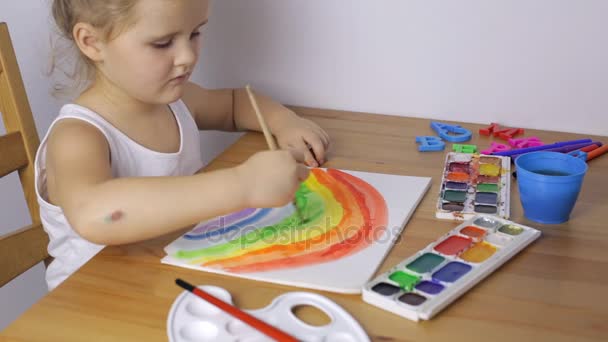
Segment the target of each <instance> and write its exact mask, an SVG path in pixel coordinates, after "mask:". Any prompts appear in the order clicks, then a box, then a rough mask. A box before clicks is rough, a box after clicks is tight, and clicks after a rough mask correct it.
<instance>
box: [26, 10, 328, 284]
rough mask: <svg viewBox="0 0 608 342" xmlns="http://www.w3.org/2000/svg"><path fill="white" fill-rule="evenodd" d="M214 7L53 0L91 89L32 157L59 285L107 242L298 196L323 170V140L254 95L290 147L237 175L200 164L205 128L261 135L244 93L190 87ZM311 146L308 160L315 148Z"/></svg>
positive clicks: (256, 159)
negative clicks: (315, 170) (313, 171)
mask: <svg viewBox="0 0 608 342" xmlns="http://www.w3.org/2000/svg"><path fill="white" fill-rule="evenodd" d="M208 8H209V0H187V1H182V0H104V1H98V0H54V1H53V8H52V11H53V16H54V19H55V21H56V23H57V26H58V27H59V29H60V31H61V32H62V34H63V35H64V36H65V37H66V38H68V39H70V40H71V41H73V42H74V44H75V45H76V46H77V48H78V51H79V53H80V55H81V56H80V57H81V58H82V60H83V61H84V62H85V63H84V65H85V66H86V69H85V70H84V72H86V73H85V75H90V79H89V84H88V87H87V88H86V89H85V90H84V91H83V92H82V93H81V94H80V95H79V96H78V97H77V98H76V100H75V101H74V102H73V103H71V104H67V105H65V106H64V107H63V108H62V109H61V111H60V113H59V116H58V117H57V119H56V120H55V121H54V122H53V123H52V125H51V127H50V128H49V132H48V133H47V135H46V137H44V139H43V140H42V143H41V145H40V149H39V151H38V155H37V156H36V182H37V186H36V188H37V193H38V202H39V203H40V210H41V219H42V223H43V225H44V228H45V230H46V232H47V233H48V235H49V237H50V243H49V247H48V249H49V253H50V255H51V256H53V257H54V258H55V259H54V261H53V262H52V263H51V264H50V265H49V267H48V269H47V275H46V280H47V283H48V286H49V289H53V288H55V287H56V286H57V285H58V284H60V283H61V282H62V281H63V280H65V279H66V278H67V277H68V276H69V275H70V274H72V273H73V272H74V271H76V270H77V269H78V268H79V267H80V266H82V265H83V264H84V263H85V262H86V261H87V260H89V259H90V258H91V257H93V256H94V255H95V254H96V253H97V252H99V251H100V250H101V249H102V248H103V246H104V245H115V244H125V243H131V242H136V241H141V240H145V239H149V238H153V237H156V236H160V235H162V234H166V233H169V232H172V231H176V230H178V229H180V228H184V227H187V226H190V225H193V224H195V223H197V222H199V221H202V220H204V219H208V218H211V217H214V216H218V215H222V214H227V213H229V212H233V211H237V210H240V209H243V208H246V207H275V206H281V205H284V204H286V203H288V202H289V201H290V200H292V199H293V196H294V193H295V191H296V189H297V187H298V185H299V183H300V182H301V181H302V180H304V179H305V178H306V177H307V175H308V169H307V168H306V166H305V165H304V164H303V163H304V162H305V163H306V164H308V165H309V166H318V165H319V164H321V163H323V162H324V158H325V151H326V149H327V147H328V145H329V137H328V136H327V134H326V133H325V132H324V131H323V130H322V129H321V128H319V127H318V126H317V125H315V124H314V123H312V122H311V121H308V120H305V119H302V118H300V117H298V116H297V115H296V114H294V113H293V112H292V111H290V110H288V109H287V108H285V107H284V106H282V105H280V104H278V103H276V102H273V101H272V100H270V99H268V98H266V97H264V96H262V95H260V94H257V95H256V98H257V99H258V102H259V105H260V109H261V111H262V112H263V113H264V114H265V117H266V120H267V121H268V125H269V126H270V130H271V131H272V132H273V134H274V135H275V137H276V138H277V141H278V144H279V146H280V147H282V148H284V149H286V150H282V151H267V152H260V153H257V154H255V155H253V156H252V157H251V158H250V159H249V160H247V161H246V162H244V163H243V164H241V165H238V166H236V167H233V168H228V169H223V170H219V171H214V172H207V173H198V174H197V173H196V172H197V171H198V170H199V169H200V168H201V167H202V166H203V165H202V162H201V153H200V147H199V134H198V132H199V130H206V129H218V130H225V131H234V130H259V129H260V127H259V126H258V122H257V119H256V116H255V113H254V111H253V108H252V107H251V105H250V103H249V100H248V97H247V95H246V93H245V91H244V90H243V89H224V90H208V89H203V88H201V87H199V86H197V85H195V84H192V83H190V82H188V78H189V76H190V73H191V72H192V70H193V69H194V66H195V64H196V62H197V60H198V54H199V49H200V45H201V43H200V31H201V29H202V28H203V27H204V26H205V25H206V24H207V21H208ZM310 150H312V153H311V151H310Z"/></svg>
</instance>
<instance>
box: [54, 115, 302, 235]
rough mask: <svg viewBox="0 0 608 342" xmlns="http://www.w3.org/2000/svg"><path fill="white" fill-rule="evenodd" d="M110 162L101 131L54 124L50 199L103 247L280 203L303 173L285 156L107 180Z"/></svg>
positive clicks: (285, 200) (289, 196) (74, 122)
mask: <svg viewBox="0 0 608 342" xmlns="http://www.w3.org/2000/svg"><path fill="white" fill-rule="evenodd" d="M109 157H110V155H109V149H108V146H107V142H106V140H105V137H104V136H103V134H102V133H101V132H99V131H98V130H97V129H96V128H94V127H93V126H91V125H89V124H87V123H84V122H82V121H78V120H67V119H66V120H62V121H60V122H59V123H58V124H56V125H55V127H54V128H53V131H52V132H51V135H50V137H49V140H48V147H47V188H48V192H49V199H50V201H51V202H52V203H53V204H55V205H57V206H59V207H61V208H62V209H63V211H64V214H65V216H66V218H67V219H68V221H69V223H70V225H71V226H72V228H73V229H74V230H75V231H76V232H78V233H79V234H80V235H81V236H82V237H83V238H85V239H87V240H89V241H91V242H94V243H98V244H103V245H113V244H124V243H131V242H136V241H141V240H145V239H149V238H152V237H157V236H160V235H163V234H166V233H169V232H172V231H176V230H179V229H182V228H185V227H188V226H190V225H193V224H195V223H198V222H200V221H202V220H205V219H208V218H211V217H215V216H218V215H223V214H227V213H229V212H233V211H236V210H240V209H243V208H245V207H248V206H255V207H267V206H268V207H271V206H279V205H284V204H286V203H288V202H289V201H290V200H291V199H292V198H293V193H294V192H295V190H296V188H297V186H298V184H299V183H300V181H301V180H302V179H303V178H304V177H306V175H307V174H306V172H307V170H306V168H305V167H304V166H303V165H300V164H297V163H296V159H302V157H300V156H297V155H292V154H290V152H287V151H279V152H272V153H270V152H268V153H265V154H258V155H256V156H254V157H252V158H251V159H250V160H248V161H247V162H245V163H244V164H241V165H239V166H237V167H234V168H229V169H224V170H218V171H213V172H208V173H203V174H196V175H193V176H183V177H133V178H112V174H111V167H110V163H109V160H110V159H109ZM294 158H296V159H294ZM269 166H271V167H269ZM275 170H276V171H275ZM244 180H247V181H244ZM277 182H278V183H280V184H276V183H277Z"/></svg>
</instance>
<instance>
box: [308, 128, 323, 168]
mask: <svg viewBox="0 0 608 342" xmlns="http://www.w3.org/2000/svg"><path fill="white" fill-rule="evenodd" d="M304 140H305V143H306V144H308V145H310V148H312V152H313V153H314V157H315V159H316V160H317V163H318V164H319V165H321V164H323V163H324V162H325V146H324V144H323V141H322V140H321V137H319V136H318V135H315V134H310V135H309V136H308V137H305V138H304Z"/></svg>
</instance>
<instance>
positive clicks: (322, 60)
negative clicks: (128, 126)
mask: <svg viewBox="0 0 608 342" xmlns="http://www.w3.org/2000/svg"><path fill="white" fill-rule="evenodd" d="M49 2H50V1H47V0H24V1H18V2H17V1H1V2H0V21H6V22H8V23H9V28H10V30H11V34H12V35H13V39H14V44H15V49H16V52H17V58H18V60H19V64H20V66H21V70H22V73H23V78H24V80H25V86H26V90H27V93H28V96H29V99H30V102H31V105H32V110H33V112H34V117H35V120H36V124H37V126H38V132H39V134H40V135H41V136H42V135H43V134H44V133H45V132H46V130H47V128H48V126H49V124H50V122H51V121H52V119H53V118H54V116H55V115H56V113H57V110H58V109H59V107H60V105H61V101H59V100H57V99H54V98H52V97H51V96H50V95H49V89H50V87H51V85H52V83H51V81H50V80H48V79H47V78H46V77H45V76H44V73H43V71H44V70H45V68H46V66H47V63H48V56H49V48H48V45H49V44H48V39H49V35H50V20H49V13H48V8H47V6H48V3H49ZM606 13H608V1H605V0H494V1H488V0H453V1H438V0H426V1H425V0H418V1H413V0H366V1H364V0H306V1H297V0H280V1H279V0H255V1H251V0H221V1H216V2H215V3H214V8H213V13H212V18H211V19H212V20H211V23H210V25H209V27H208V28H207V31H206V32H205V38H204V39H205V43H204V51H203V55H202V57H201V60H202V63H201V64H202V68H200V69H199V70H198V72H197V73H196V74H195V76H194V80H195V81H198V82H199V83H202V84H204V85H207V86H210V87H228V86H243V85H244V84H246V83H249V82H250V83H251V84H253V85H254V86H255V87H256V88H258V89H262V90H263V91H265V92H266V93H268V94H270V95H272V96H274V97H275V98H276V99H278V100H280V101H281V102H284V103H290V104H297V105H305V106H312V107H325V108H337V109H347V110H355V111H367V112H377V113H387V114H396V115H411V116H421V117H433V118H438V119H453V120H461V121H471V122H482V123H487V122H490V121H497V122H500V123H503V124H506V125H519V126H523V127H537V128H545V129H552V130H562V131H571V132H582V133H590V134H592V133H593V134H603V135H608V116H607V115H606V114H605V112H606V111H607V110H608V96H602V95H604V94H605V93H608V92H607V90H608V89H607V85H606V80H608V63H606V61H608V35H606V32H607V29H608V24H607V22H606V21H605V20H604V18H605V14H606ZM0 125H1V124H0ZM0 132H3V127H0ZM233 139H234V136H232V137H227V136H225V135H221V134H217V133H211V134H206V135H203V136H202V139H201V144H202V145H203V147H204V150H205V152H206V155H205V159H206V160H209V159H210V158H211V157H212V156H214V155H215V154H216V153H218V152H219V151H221V150H222V149H223V148H224V147H225V146H226V145H227V144H229V143H230V142H231V141H232V140H233ZM0 157H1V156H0ZM19 192H20V190H19V185H18V181H17V177H15V175H11V176H9V177H8V178H5V179H2V180H0V222H1V223H2V224H1V226H0V234H2V233H5V232H7V231H9V230H11V229H14V228H17V227H20V226H23V225H25V224H27V223H28V214H27V209H26V207H25V202H24V201H20V200H18V201H15V200H14V198H15V196H17V195H18V194H19ZM2 229H3V230H2ZM44 288H45V287H44V282H43V270H42V267H41V266H40V265H39V266H37V267H36V268H35V269H33V270H32V271H31V272H28V273H27V274H26V275H24V276H23V277H21V278H19V279H18V280H16V281H14V282H12V283H11V284H9V285H7V286H5V287H3V288H1V289H0V330H1V329H3V328H4V327H5V326H6V325H7V324H8V322H10V321H11V320H12V319H14V318H15V317H17V316H18V315H19V314H20V313H21V312H22V311H23V310H25V309H26V308H27V307H28V306H29V305H31V303H33V302H34V301H36V300H37V299H38V298H40V297H41V296H42V295H43V294H44V293H45V290H44Z"/></svg>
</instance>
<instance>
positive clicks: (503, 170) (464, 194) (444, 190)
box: [435, 152, 511, 220]
mask: <svg viewBox="0 0 608 342" xmlns="http://www.w3.org/2000/svg"><path fill="white" fill-rule="evenodd" d="M510 170H511V159H510V158H509V157H502V156H486V155H479V154H468V153H456V152H450V153H448V154H447V155H446V158H445V161H444V166H443V173H442V174H443V177H442V181H441V187H440V189H441V190H440V193H439V199H438V201H437V207H436V210H435V216H436V217H437V218H442V219H450V220H466V219H470V218H471V217H473V216H476V215H478V214H491V215H496V216H499V217H501V218H505V219H507V218H509V215H510V189H511V184H510V182H511V174H510Z"/></svg>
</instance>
